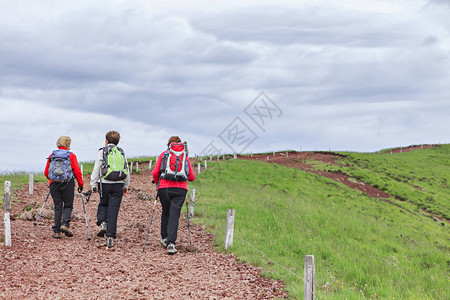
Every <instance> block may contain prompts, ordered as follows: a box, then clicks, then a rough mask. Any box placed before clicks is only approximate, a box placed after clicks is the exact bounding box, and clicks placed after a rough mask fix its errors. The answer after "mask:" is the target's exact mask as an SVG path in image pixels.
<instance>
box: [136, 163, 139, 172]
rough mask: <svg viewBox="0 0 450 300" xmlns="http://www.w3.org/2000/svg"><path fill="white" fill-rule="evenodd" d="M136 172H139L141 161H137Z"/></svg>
mask: <svg viewBox="0 0 450 300" xmlns="http://www.w3.org/2000/svg"><path fill="white" fill-rule="evenodd" d="M136 172H139V163H138V162H136Z"/></svg>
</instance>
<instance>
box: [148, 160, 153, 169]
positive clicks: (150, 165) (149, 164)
mask: <svg viewBox="0 0 450 300" xmlns="http://www.w3.org/2000/svg"><path fill="white" fill-rule="evenodd" d="M152 162H153V160H151V161H149V162H148V169H149V170H151V169H152Z"/></svg>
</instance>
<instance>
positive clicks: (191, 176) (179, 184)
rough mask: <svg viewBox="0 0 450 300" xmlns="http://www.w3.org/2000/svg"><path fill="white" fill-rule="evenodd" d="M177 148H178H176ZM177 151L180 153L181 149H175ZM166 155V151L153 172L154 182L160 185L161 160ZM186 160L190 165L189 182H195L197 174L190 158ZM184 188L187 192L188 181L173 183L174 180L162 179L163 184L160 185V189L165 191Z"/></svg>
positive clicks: (161, 155)
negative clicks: (166, 189) (165, 189)
mask: <svg viewBox="0 0 450 300" xmlns="http://www.w3.org/2000/svg"><path fill="white" fill-rule="evenodd" d="M175 147H176V146H175ZM174 150H175V151H180V150H182V148H181V149H174ZM164 153H166V151H164V152H163V153H161V154H160V155H159V157H158V159H157V160H156V165H155V168H154V169H153V171H152V175H153V180H155V182H156V183H158V180H159V175H160V174H159V172H160V171H161V159H162V157H163V156H164ZM186 160H187V162H188V165H189V175H188V181H194V180H195V174H194V171H193V170H192V166H191V162H190V161H189V158H187V157H186ZM169 187H171V188H183V189H185V190H187V189H188V188H187V182H186V181H179V182H177V181H172V180H167V179H164V178H161V182H160V183H159V187H158V190H159V189H163V188H169Z"/></svg>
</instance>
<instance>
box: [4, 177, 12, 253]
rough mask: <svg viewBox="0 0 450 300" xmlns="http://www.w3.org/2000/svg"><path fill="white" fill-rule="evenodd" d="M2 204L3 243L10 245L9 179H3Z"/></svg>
mask: <svg viewBox="0 0 450 300" xmlns="http://www.w3.org/2000/svg"><path fill="white" fill-rule="evenodd" d="M4 192H5V195H4V197H3V205H4V209H5V216H4V219H3V221H4V224H5V245H6V246H8V247H11V181H5V190H4Z"/></svg>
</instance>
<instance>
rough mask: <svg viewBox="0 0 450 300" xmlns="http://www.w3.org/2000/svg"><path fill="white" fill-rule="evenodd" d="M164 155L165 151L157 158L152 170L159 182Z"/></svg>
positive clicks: (156, 180)
mask: <svg viewBox="0 0 450 300" xmlns="http://www.w3.org/2000/svg"><path fill="white" fill-rule="evenodd" d="M163 155H164V153H161V155H160V156H159V157H158V159H157V160H156V164H155V167H154V168H153V171H152V175H153V180H154V181H155V182H158V180H159V175H160V174H159V171H160V170H161V159H162V156H163Z"/></svg>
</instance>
